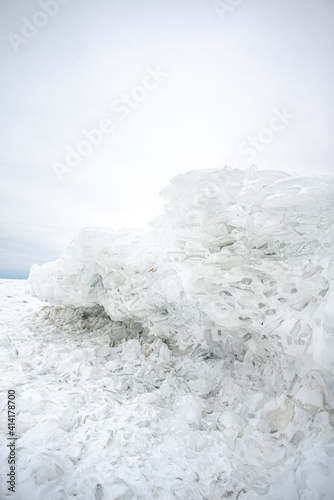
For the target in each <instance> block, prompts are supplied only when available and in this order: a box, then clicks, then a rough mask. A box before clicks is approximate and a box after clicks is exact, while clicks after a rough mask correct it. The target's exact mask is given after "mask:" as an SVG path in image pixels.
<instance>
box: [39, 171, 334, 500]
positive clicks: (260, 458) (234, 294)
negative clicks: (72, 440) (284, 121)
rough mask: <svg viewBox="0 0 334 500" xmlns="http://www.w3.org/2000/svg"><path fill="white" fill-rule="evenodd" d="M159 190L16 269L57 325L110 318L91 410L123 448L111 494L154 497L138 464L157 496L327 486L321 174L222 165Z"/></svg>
mask: <svg viewBox="0 0 334 500" xmlns="http://www.w3.org/2000/svg"><path fill="white" fill-rule="evenodd" d="M161 194H162V196H163V197H164V199H166V200H167V204H166V205H165V213H164V214H163V215H162V216H160V217H159V218H158V219H157V220H155V221H154V222H153V223H152V224H151V225H150V227H149V229H147V230H145V231H139V230H134V229H131V230H130V229H129V230H121V231H113V230H110V229H101V228H92V229H85V230H83V231H81V232H80V233H79V234H78V235H77V236H76V237H75V238H74V240H73V241H72V242H71V244H70V245H69V246H68V248H66V249H65V251H64V252H63V253H62V255H61V256H60V258H59V260H58V261H56V262H51V263H47V264H44V265H42V266H37V265H35V266H33V267H32V269H31V274H30V278H29V279H30V285H31V289H32V291H33V293H34V294H35V295H36V296H37V297H39V298H40V299H42V300H48V301H49V303H50V304H52V305H54V306H57V307H56V308H55V309H54V312H53V313H52V312H51V313H48V314H49V315H50V314H51V317H53V316H55V315H56V317H55V319H54V321H55V322H56V323H57V325H59V324H61V322H63V323H62V324H63V325H65V326H66V324H67V322H68V321H69V318H70V317H71V316H72V317H73V318H76V320H75V321H77V322H78V324H80V325H81V326H80V328H81V329H80V332H81V334H82V335H84V334H85V329H84V327H83V326H82V325H83V321H82V320H80V321H79V318H81V317H84V316H85V318H86V320H85V321H88V322H89V321H93V323H92V325H93V327H87V328H88V330H87V331H89V332H91V333H90V334H91V335H94V325H95V326H96V325H97V326H96V328H97V331H96V335H95V336H96V339H98V336H99V331H98V328H100V326H99V325H100V323H99V322H101V324H103V328H104V330H103V332H104V333H103V335H104V337H103V338H104V339H105V338H106V337H105V335H106V334H105V331H106V329H107V330H108V331H109V334H108V335H109V336H108V339H110V340H109V341H108V342H109V343H107V344H106V345H105V346H104V345H103V343H102V344H101V345H100V346H99V351H94V352H95V353H96V358H97V359H98V360H100V361H101V360H102V361H103V363H102V361H101V362H100V361H96V363H97V362H99V365H98V366H99V370H100V373H101V377H102V378H103V380H104V384H106V386H107V385H108V382H106V381H107V379H108V377H110V384H111V385H113V388H114V389H115V388H116V389H117V390H116V389H115V390H116V392H115V391H114V395H113V396H110V397H112V398H114V399H115V398H116V399H115V401H114V399H112V401H111V400H110V402H109V403H108V405H107V406H106V408H105V415H106V416H105V417H103V416H102V414H100V413H101V412H100V413H99V415H100V417H99V418H101V419H102V418H107V419H109V420H108V422H109V424H110V425H111V427H112V429H113V430H115V429H116V436H118V438H117V439H118V441H117V439H116V441H117V444H115V440H114V445H113V446H114V447H113V449H112V451H110V453H112V454H113V456H114V455H115V453H116V455H117V453H121V451H120V450H123V452H124V453H125V455H123V458H122V461H123V462H122V463H123V475H122V474H120V473H119V474H120V475H119V476H118V477H119V481H120V483H119V485H118V486H119V488H118V489H119V491H120V492H121V493H120V496H119V497H118V496H115V498H123V496H122V495H123V494H124V495H125V496H124V498H137V497H138V498H155V497H156V498H159V493H157V492H156V493H155V494H154V491H153V490H154V488H155V487H158V486H152V484H151V483H150V480H149V479H148V478H149V477H150V475H151V476H152V477H154V478H155V479H154V481H156V485H160V486H159V488H161V489H160V490H159V491H161V492H162V493H161V495H162V496H161V498H171V499H172V498H180V499H186V498H194V499H202V498H212V499H213V498H215V499H216V498H217V499H218V498H219V499H220V498H225V497H226V496H228V497H230V498H232V499H234V498H235V499H236V498H239V499H241V498H247V499H253V498H258V496H260V497H261V498H268V499H270V500H273V499H275V500H282V499H286V498H289V499H290V498H291V499H294V498H305V499H308V498H310V499H311V498H312V500H313V499H317V498H319V499H320V498H323V499H328V500H329V499H330V498H331V494H332V491H333V484H332V479H331V476H332V475H331V469H332V470H333V466H334V459H333V456H334V445H333V437H334V434H333V425H334V420H333V414H334V410H333V406H334V321H333V320H334V317H333V311H334V307H333V306H334V289H333V277H334V252H333V250H334V233H333V220H334V179H333V178H332V177H329V176H327V177H320V176H305V175H297V174H296V175H289V174H286V173H284V172H281V171H260V170H257V169H256V168H254V167H252V168H250V169H248V170H246V171H240V170H232V169H229V168H224V169H219V170H207V171H191V172H188V173H187V174H185V175H179V176H177V177H175V178H174V179H172V181H171V183H170V185H169V186H168V187H166V188H164V189H163V191H162V193H161ZM59 306H61V307H59ZM64 306H65V307H64ZM83 308H84V309H83ZM85 311H86V312H85ZM99 318H100V319H99ZM106 318H110V320H108V321H110V326H109V327H108V321H107V319H106ZM85 328H86V327H85ZM77 330H79V329H78V328H77ZM101 335H102V334H101ZM101 338H102V337H101ZM101 338H100V340H99V342H101ZM96 341H98V340H96ZM103 349H104V351H103ZM102 351H103V352H102ZM78 359H79V358H78ZM85 359H86V358H85ZM81 363H84V361H83V359H82V360H81ZM78 364H79V361H78ZM90 364H92V361H90ZM82 366H83V367H84V366H85V365H82ZM80 367H81V364H80V366H79V368H78V370H77V371H79V369H80V370H82V369H84V370H90V368H89V366H88V364H87V365H86V367H85V368H80ZM94 376H95V375H94ZM97 381H98V377H97V375H96V383H98V382H97ZM101 384H102V382H101ZM124 384H125V385H124ZM76 390H78V389H76ZM101 391H102V389H101ZM129 391H130V392H129ZM116 401H117V404H118V401H121V402H122V403H124V404H129V405H132V404H133V405H134V407H133V408H135V409H134V410H131V408H132V407H131V406H130V407H127V408H126V410H118V406H117V405H116V407H115V406H113V405H115V404H116ZM108 407H109V408H111V407H112V408H113V410H112V412H113V417H112V418H113V422H112V423H110V418H111V416H108V415H109V414H108V409H107V408H108ZM123 408H124V407H123ZM122 411H123V413H122ZM124 411H125V413H124ZM126 412H127V413H126ZM138 412H139V413H138ZM117 415H118V416H117ZM124 415H127V418H125V416H124ZM144 421H145V424H144V423H143V422H144ZM94 425H95V424H94ZM96 425H97V424H96ZM110 425H109V426H110ZM143 426H144V427H143ZM110 429H111V428H110ZM110 429H109V430H110ZM78 432H79V431H78ZM110 432H111V431H110ZM117 433H118V434H117ZM130 434H131V435H132V436H136V439H130V437H129V436H130ZM182 443H183V444H182ZM115 446H116V447H115ZM182 446H184V449H183V447H182ZM124 447H125V448H124ZM106 449H107V448H106ZM124 450H125V451H124ZM172 450H173V451H172ZM101 453H103V454H106V453H107V451H105V450H104V449H103V452H102V451H101ZM108 453H109V452H108ZM175 453H176V455H177V460H180V464H174V462H173V460H176V457H175ZM133 457H136V458H135V462H133V460H132V459H133ZM114 460H116V461H113V462H112V463H113V464H114V467H116V465H115V464H116V463H118V462H117V459H116V458H115V457H114ZM190 463H191V464H192V465H191V467H190V466H189V464H190ZM124 464H127V465H126V466H125V465H124ZM117 467H118V466H117ZM124 467H127V469H126V470H127V471H128V472H127V473H129V483H126V481H127V478H126V474H124ZM164 470H166V471H167V470H168V474H171V477H173V478H174V479H173V481H174V482H173V486H172V487H170V486H168V485H167V486H166V485H165V486H163V480H162V477H163V474H164ZM135 471H141V472H140V477H141V479H140V480H139V479H138V477H137V476H136V473H135ZM159 474H160V476H159ZM161 474H162V476H161ZM131 477H132V482H131ZM135 477H137V479H135ZM199 478H200V479H199ZM179 479H180V481H179V482H178V480H179ZM122 481H123V482H122ZM136 481H137V482H136ZM140 481H142V482H143V483H144V485H146V488H148V490H147V492H146V496H145V493H143V491H144V490H145V486H144V490H143V489H142V490H140ZM145 481H146V482H145ZM152 481H153V480H152ZM166 481H167V479H166ZM182 481H183V482H182ZM124 482H125V483H126V484H127V486H124V484H123V483H124ZM121 483H122V484H121ZM101 484H102V483H101ZM136 485H137V486H136ZM100 486H101V485H100V483H99V487H100ZM102 486H103V485H102ZM102 486H101V487H102ZM96 487H97V486H96ZM104 488H106V485H105V486H104ZM110 488H111V489H110V491H109V490H108V491H109V494H114V493H113V492H115V491H116V490H117V487H116V486H115V485H114V486H113V487H110ZM113 488H114V489H113ZM115 488H116V489H115ZM127 488H128V489H127ZM136 488H137V493H136ZM149 488H152V489H149ZM164 488H165V489H164ZM123 490H124V491H125V493H124V492H123ZM117 491H118V490H117ZM138 491H139V493H138ZM140 491H141V493H140ZM157 491H158V490H157ZM122 492H123V493H122ZM127 492H128V493H127ZM129 492H130V493H129ZM127 495H128V496H127ZM136 495H137V496H136ZM141 495H143V496H141ZM163 495H165V496H163ZM95 497H96V494H95ZM113 498H114V497H113Z"/></svg>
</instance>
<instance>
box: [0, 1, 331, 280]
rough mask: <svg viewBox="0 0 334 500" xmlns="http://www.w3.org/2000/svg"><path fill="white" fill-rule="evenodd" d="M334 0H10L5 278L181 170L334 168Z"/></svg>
mask: <svg viewBox="0 0 334 500" xmlns="http://www.w3.org/2000/svg"><path fill="white" fill-rule="evenodd" d="M333 26H334V2H333V1H332V0H244V1H242V0H221V1H216V2H214V1H213V0H94V1H93V0H39V1H35V0H1V2H0V28H1V31H0V35H1V40H2V42H1V45H0V47H1V48H0V57H1V68H2V78H1V101H2V103H1V104H2V105H1V111H2V112H1V117H0V120H1V122H0V132H1V139H2V140H1V149H0V165H1V171H2V176H1V185H0V193H1V232H0V235H1V269H0V276H1V277H13V278H16V277H17V278H24V277H27V276H28V273H29V268H30V266H31V265H32V264H33V263H34V262H38V263H42V262H45V261H48V260H53V259H55V258H57V257H58V256H59V253H60V252H61V251H62V250H63V248H64V247H65V246H66V244H67V243H68V242H69V240H70V239H71V237H72V236H74V234H75V233H76V232H77V231H79V230H80V229H81V228H82V227H85V226H105V227H111V228H114V229H118V228H121V227H142V226H145V224H147V223H148V222H149V221H151V220H153V219H154V218H155V217H156V216H158V215H159V214H160V213H161V212H162V210H163V200H162V199H160V197H159V195H158V193H159V191H160V190H161V189H162V188H163V187H164V186H165V185H166V184H167V183H168V181H169V179H170V178H171V177H173V176H174V175H176V174H178V173H182V172H187V171H188V170H191V169H193V168H197V169H206V168H218V167H223V166H224V165H226V164H228V165H230V166H232V167H238V168H242V169H244V168H247V167H248V166H250V165H251V164H256V165H257V166H258V167H259V168H267V169H274V168H279V169H282V170H286V171H289V172H294V171H296V172H306V173H324V174H332V173H334V171H333V148H334V143H333V124H334V109H333V107H334V106H333V96H332V93H333V92H332V88H333V51H334V30H333Z"/></svg>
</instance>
